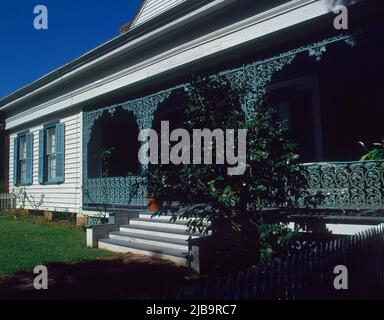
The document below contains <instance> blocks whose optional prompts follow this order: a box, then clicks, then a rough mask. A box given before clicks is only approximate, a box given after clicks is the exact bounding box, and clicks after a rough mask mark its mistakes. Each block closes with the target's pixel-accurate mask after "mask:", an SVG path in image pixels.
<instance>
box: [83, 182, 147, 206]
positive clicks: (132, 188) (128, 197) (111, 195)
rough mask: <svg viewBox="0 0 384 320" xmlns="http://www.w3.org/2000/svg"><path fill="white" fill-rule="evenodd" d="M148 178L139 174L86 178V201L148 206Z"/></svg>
mask: <svg viewBox="0 0 384 320" xmlns="http://www.w3.org/2000/svg"><path fill="white" fill-rule="evenodd" d="M146 185H147V183H146V178H143V177H139V176H130V177H117V178H96V179H86V180H85V182H84V187H83V188H84V190H85V191H84V199H83V200H84V203H85V204H86V205H87V206H94V207H95V206H98V207H102V206H104V205H115V206H136V207H143V206H146Z"/></svg>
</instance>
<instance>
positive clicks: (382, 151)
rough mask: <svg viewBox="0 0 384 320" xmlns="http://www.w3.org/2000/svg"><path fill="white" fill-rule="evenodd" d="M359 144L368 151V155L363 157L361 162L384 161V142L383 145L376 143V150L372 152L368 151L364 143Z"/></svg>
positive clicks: (374, 145)
mask: <svg viewBox="0 0 384 320" xmlns="http://www.w3.org/2000/svg"><path fill="white" fill-rule="evenodd" d="M359 144H360V145H361V146H362V147H363V148H364V149H365V150H366V151H367V153H366V154H365V155H363V156H362V157H361V159H360V160H361V161H370V160H375V161H377V160H384V140H383V142H381V143H374V144H373V147H374V148H373V149H371V150H368V149H367V148H366V146H365V144H364V143H363V142H359Z"/></svg>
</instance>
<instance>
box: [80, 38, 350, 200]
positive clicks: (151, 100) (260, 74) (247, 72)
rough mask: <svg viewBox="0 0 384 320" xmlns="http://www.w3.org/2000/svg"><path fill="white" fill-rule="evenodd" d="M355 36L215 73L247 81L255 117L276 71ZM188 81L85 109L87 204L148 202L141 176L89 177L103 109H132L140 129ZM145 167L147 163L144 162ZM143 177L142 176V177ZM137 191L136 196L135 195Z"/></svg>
mask: <svg viewBox="0 0 384 320" xmlns="http://www.w3.org/2000/svg"><path fill="white" fill-rule="evenodd" d="M354 39H355V36H354V35H348V34H341V35H338V36H335V37H332V38H328V39H324V40H322V41H319V42H315V43H312V44H308V45H305V46H302V47H299V48H296V49H293V50H290V51H287V52H283V53H281V54H278V55H276V56H274V57H271V58H268V59H264V60H259V61H255V62H253V63H250V64H246V65H243V66H241V67H239V68H235V69H229V70H225V71H223V72H220V73H218V74H216V75H212V77H218V78H222V79H225V80H227V81H229V83H230V84H231V85H232V86H233V87H237V86H239V85H241V84H245V85H246V86H247V87H249V88H251V89H252V90H250V92H249V93H248V94H247V95H246V97H244V101H242V105H243V110H244V113H245V115H246V117H247V118H249V117H252V114H253V113H254V110H253V106H254V102H255V101H263V99H264V97H265V95H266V93H267V86H268V85H269V84H270V82H271V79H272V76H273V74H274V73H275V72H278V71H281V70H283V69H284V67H286V66H287V65H289V64H291V63H292V62H293V61H294V60H295V58H296V57H297V56H298V55H299V54H301V53H307V54H308V55H309V56H311V57H314V58H315V59H316V61H319V60H321V58H322V55H323V54H324V53H325V52H326V51H327V46H329V45H331V44H334V43H337V42H345V43H347V44H348V45H350V46H354V45H355V41H354ZM189 87H190V85H189V84H188V83H185V84H181V85H178V86H175V87H173V88H169V89H167V90H163V91H160V92H157V93H154V94H152V95H149V96H145V97H142V98H139V99H135V100H131V101H127V102H124V103H121V104H117V105H112V106H107V107H102V108H99V109H97V110H92V111H87V112H84V113H83V203H84V205H92V204H100V203H104V201H105V199H107V201H108V203H109V204H111V205H133V206H137V205H145V202H146V201H145V189H146V187H145V181H144V186H142V187H140V189H139V192H138V191H137V190H136V185H137V181H138V180H140V179H143V178H142V177H139V176H137V177H121V178H106V179H104V178H98V179H90V178H88V144H89V142H90V138H91V134H92V128H93V126H94V124H95V122H96V121H97V120H98V119H100V118H101V117H102V116H103V114H104V113H106V112H108V113H109V114H110V115H112V116H114V115H115V112H116V110H117V109H118V108H121V109H124V110H127V111H131V112H133V114H134V116H135V118H136V121H137V124H138V127H139V129H140V130H142V129H149V128H151V127H152V122H153V118H154V113H155V111H156V110H157V108H158V106H159V105H160V104H161V103H163V102H164V101H165V100H166V99H168V98H169V97H170V95H171V93H172V92H174V91H176V90H183V89H184V90H188V89H189ZM143 169H144V170H145V166H143ZM141 181H143V180H141ZM103 185H107V186H108V188H107V189H108V190H107V191H108V192H107V195H102V193H101V192H102V191H101V188H102V186H103ZM132 193H136V194H137V196H132Z"/></svg>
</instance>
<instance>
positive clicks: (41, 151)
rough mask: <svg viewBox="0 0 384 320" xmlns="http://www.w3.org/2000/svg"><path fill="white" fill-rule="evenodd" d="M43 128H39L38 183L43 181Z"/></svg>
mask: <svg viewBox="0 0 384 320" xmlns="http://www.w3.org/2000/svg"><path fill="white" fill-rule="evenodd" d="M44 140H45V139H44V130H39V177H38V180H39V183H40V184H43V183H44V171H45V170H44V168H45V166H44V145H45V143H44Z"/></svg>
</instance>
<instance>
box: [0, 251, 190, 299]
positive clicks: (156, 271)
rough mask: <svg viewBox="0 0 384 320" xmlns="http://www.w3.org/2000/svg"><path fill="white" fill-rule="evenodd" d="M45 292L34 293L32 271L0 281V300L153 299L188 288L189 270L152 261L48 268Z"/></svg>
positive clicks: (129, 258)
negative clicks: (183, 287) (181, 287)
mask: <svg viewBox="0 0 384 320" xmlns="http://www.w3.org/2000/svg"><path fill="white" fill-rule="evenodd" d="M47 268H48V278H49V282H48V284H49V287H48V290H35V289H34V287H33V280H34V277H35V276H36V275H34V274H33V271H32V270H31V271H29V272H20V273H16V274H13V275H10V276H5V277H1V278H0V299H2V300H4V299H5V300H13V299H22V300H25V299H33V300H45V299H49V300H51V299H59V300H63V299H72V300H73V299H74V300H83V299H151V298H152V299H153V298H155V299H156V298H161V297H162V295H163V294H164V292H166V291H167V292H168V291H174V290H177V289H178V288H179V287H180V286H184V285H186V284H188V280H187V278H188V277H191V276H193V275H194V272H193V271H192V270H191V269H188V268H186V267H180V266H177V265H175V264H173V263H171V262H168V261H163V260H159V259H156V258H152V257H146V256H140V255H133V254H127V255H122V256H119V257H117V258H109V259H103V260H96V261H84V262H78V263H65V264H64V263H60V264H50V265H48V266H47Z"/></svg>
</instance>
